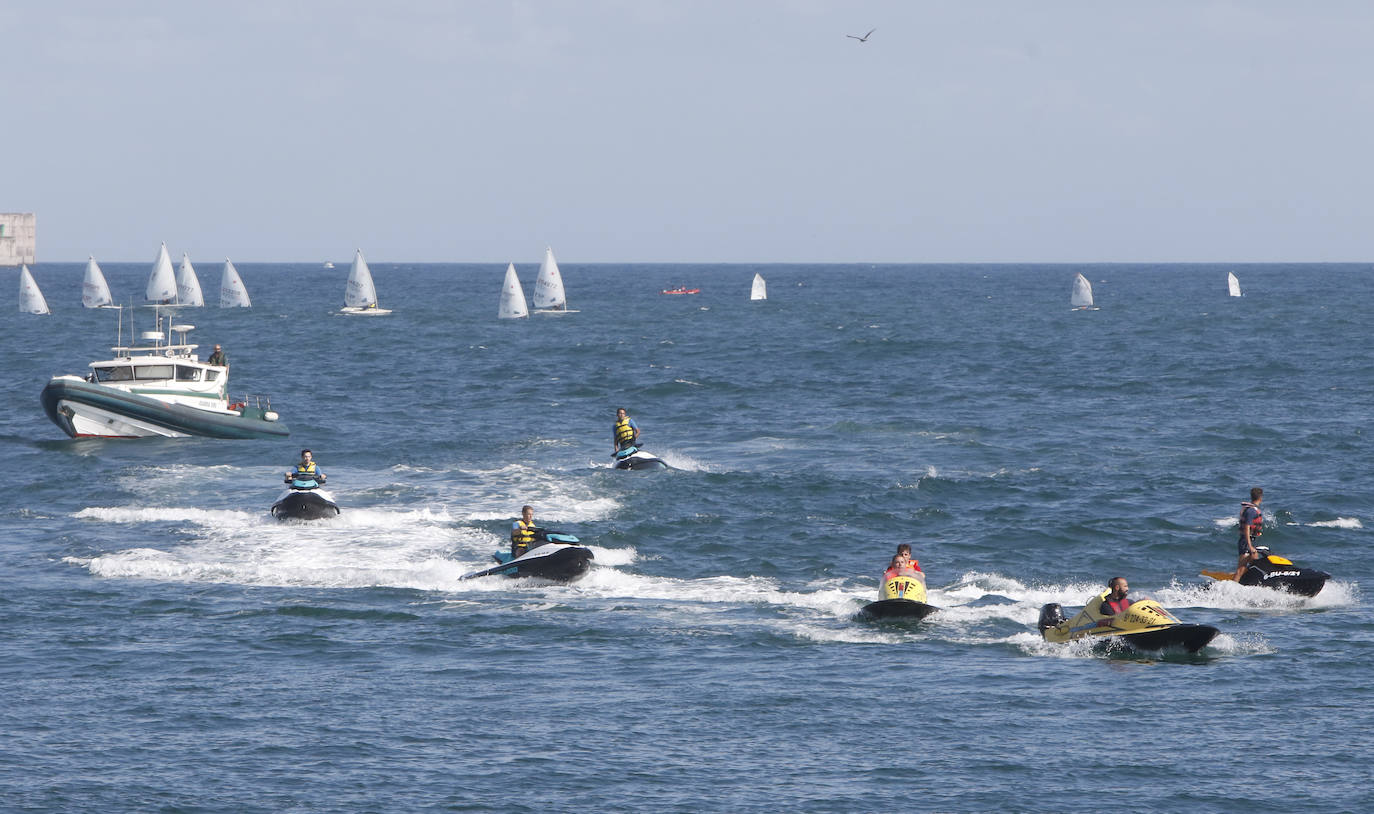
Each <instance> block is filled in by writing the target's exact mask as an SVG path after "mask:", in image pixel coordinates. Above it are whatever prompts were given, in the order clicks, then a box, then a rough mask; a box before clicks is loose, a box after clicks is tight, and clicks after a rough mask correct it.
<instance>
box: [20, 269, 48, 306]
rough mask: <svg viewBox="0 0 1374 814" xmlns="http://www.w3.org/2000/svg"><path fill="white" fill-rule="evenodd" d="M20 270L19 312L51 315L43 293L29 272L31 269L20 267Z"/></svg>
mask: <svg viewBox="0 0 1374 814" xmlns="http://www.w3.org/2000/svg"><path fill="white" fill-rule="evenodd" d="M19 269H20V270H19V310H20V311H21V312H23V313H25V314H51V313H52V311H49V310H48V301H47V300H45V299H44V298H43V292H42V291H39V290H38V283H37V282H36V281H35V280H34V279H33V274H32V273H30V272H29V267H28V266H20V267H19Z"/></svg>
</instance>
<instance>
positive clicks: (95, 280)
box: [81, 255, 119, 308]
mask: <svg viewBox="0 0 1374 814" xmlns="http://www.w3.org/2000/svg"><path fill="white" fill-rule="evenodd" d="M81 304H82V305H83V306H85V307H87V308H118V307H119V306H118V305H115V304H114V297H112V296H110V284H109V283H108V282H106V281H105V273H104V272H103V271H101V270H100V264H99V263H97V262H95V256H94V255H91V256H90V257H89V259H88V260H87V261H86V276H85V277H84V278H83V279H82V280H81Z"/></svg>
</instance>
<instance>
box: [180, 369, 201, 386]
mask: <svg viewBox="0 0 1374 814" xmlns="http://www.w3.org/2000/svg"><path fill="white" fill-rule="evenodd" d="M177 381H179V382H198V381H200V368H198V367H191V366H189V365H177Z"/></svg>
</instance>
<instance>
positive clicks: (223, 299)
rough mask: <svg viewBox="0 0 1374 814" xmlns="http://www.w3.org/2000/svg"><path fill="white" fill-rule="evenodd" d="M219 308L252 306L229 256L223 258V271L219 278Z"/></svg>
mask: <svg viewBox="0 0 1374 814" xmlns="http://www.w3.org/2000/svg"><path fill="white" fill-rule="evenodd" d="M219 307H220V308H252V307H253V301H252V300H250V299H248V288H247V287H246V286H245V285H244V284H243V278H242V277H240V276H239V270H238V269H236V268H234V264H233V262H231V261H230V260H229V258H227V257H226V258H224V273H223V274H222V275H221V276H220V278H219Z"/></svg>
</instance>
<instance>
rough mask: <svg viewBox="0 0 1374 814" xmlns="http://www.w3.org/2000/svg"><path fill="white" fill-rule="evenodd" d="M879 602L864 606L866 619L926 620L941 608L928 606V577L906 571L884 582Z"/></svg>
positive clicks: (863, 610)
mask: <svg viewBox="0 0 1374 814" xmlns="http://www.w3.org/2000/svg"><path fill="white" fill-rule="evenodd" d="M878 596H879V597H880V598H879V599H878V601H877V602H870V603H868V604H867V605H864V606H863V609H862V610H860V611H859V615H860V616H862V617H863V618H865V619H911V620H917V619H924V618H926V617H927V616H929V615H931V614H932V613H934V612H935V611H937V610H939V608H937V607H935V606H934V605H927V604H926V575H925V574H923V573H921V572H920V571H915V570H912V569H906V570H904V571H902V572H901V573H899V574H897V575H896V576H894V577H892V578H891V579H886V580H884V581H883V587H882V588H881V589H880V590H879V591H878Z"/></svg>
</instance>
